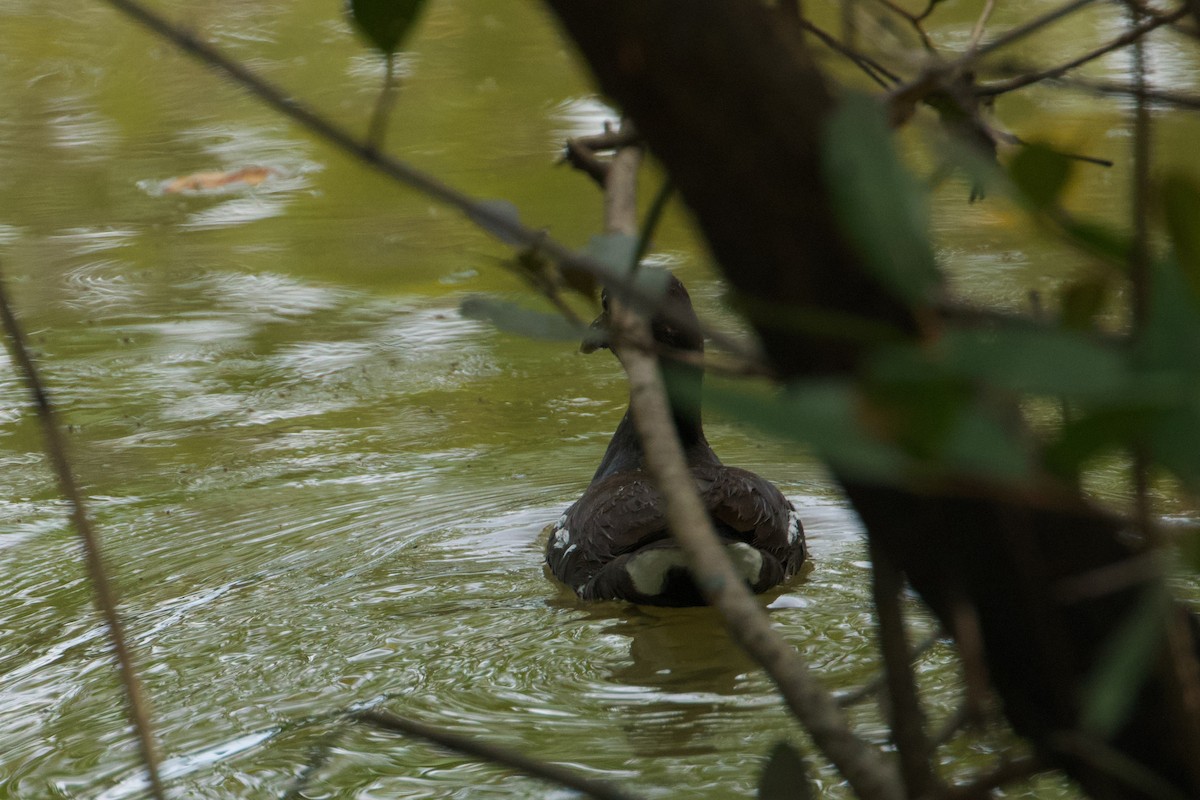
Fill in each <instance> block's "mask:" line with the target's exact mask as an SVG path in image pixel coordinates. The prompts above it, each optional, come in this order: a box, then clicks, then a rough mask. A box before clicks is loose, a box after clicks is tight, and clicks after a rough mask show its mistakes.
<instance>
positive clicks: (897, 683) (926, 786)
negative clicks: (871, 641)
mask: <svg viewBox="0 0 1200 800" xmlns="http://www.w3.org/2000/svg"><path fill="white" fill-rule="evenodd" d="M871 565H872V580H871V590H872V594H873V595H874V599H875V614H876V619H877V624H878V627H879V649H880V652H882V653H883V664H884V672H885V674H886V675H887V685H888V696H889V698H890V700H891V702H890V703H889V704H888V706H889V707H888V712H889V717H890V722H891V726H892V742H893V743H894V744H895V745H896V750H897V752H898V753H899V755H900V774H901V776H902V777H903V779H904V788H905V790H906V791H907V793H908V796H909V797H911V798H918V797H925V796H926V795H928V794H929V793H930V792H931V791H932V790H933V788H934V787H935V786H936V785H937V782H936V779H935V778H934V775H933V770H932V768H931V766H930V763H929V759H930V755H931V754H932V753H933V748H932V747H931V746H930V744H929V739H928V738H926V736H925V713H924V711H923V710H922V709H921V702H920V699H919V698H918V697H917V686H916V681H915V680H914V679H913V673H912V664H911V660H910V656H909V648H908V641H907V637H906V636H905V632H904V615H903V614H902V613H901V610H900V591H901V589H902V588H903V586H904V578H903V576H902V575H901V574H900V572H899V571H898V570H897V569H896V568H895V566H893V565H892V562H891V560H890V559H888V557H887V554H886V553H884V552H883V549H882V548H880V547H879V546H878V544H877V543H875V542H874V541H872V542H871Z"/></svg>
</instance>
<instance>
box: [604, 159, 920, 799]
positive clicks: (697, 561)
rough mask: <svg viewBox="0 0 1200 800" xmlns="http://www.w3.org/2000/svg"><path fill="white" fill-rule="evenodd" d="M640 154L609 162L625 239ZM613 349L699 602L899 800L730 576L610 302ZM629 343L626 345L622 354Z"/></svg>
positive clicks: (631, 339)
mask: <svg viewBox="0 0 1200 800" xmlns="http://www.w3.org/2000/svg"><path fill="white" fill-rule="evenodd" d="M639 158H640V154H639V152H638V151H637V150H635V149H633V148H630V149H627V150H623V151H621V152H619V153H618V154H617V155H616V156H615V157H614V159H613V162H612V164H611V166H610V169H609V173H608V180H607V182H606V184H605V192H606V194H621V195H624V197H623V198H608V199H606V203H605V208H606V217H605V228H606V230H608V231H610V232H617V233H625V234H628V235H633V234H634V233H636V231H637V223H636V204H635V203H634V202H633V201H632V199H633V198H634V197H636V180H637V165H638V160H639ZM609 313H610V323H611V326H612V329H613V330H614V332H615V334H616V335H615V336H614V341H615V342H619V344H615V345H614V348H615V349H616V352H617V354H618V356H619V357H620V359H621V364H622V365H623V366H624V368H625V371H626V373H627V374H628V376H629V393H630V397H629V404H630V408H631V409H632V411H633V421H634V424H635V426H636V428H637V432H638V436H639V437H640V438H641V440H642V449H643V452H644V453H645V464H646V468H647V471H648V472H649V473H650V476H651V477H652V479H653V480H654V483H655V486H657V487H658V490H659V491H660V492H661V493H662V496H663V499H664V501H665V504H666V516H667V522H668V525H669V527H670V530H671V535H672V536H673V537H674V539H675V541H676V542H677V544H678V545H679V547H680V549H681V550H682V551H683V552H684V554H685V556H686V558H687V560H688V568H689V569H690V570H691V573H692V576H693V579H694V580H695V582H696V585H697V586H698V587H699V589H700V591H701V592H702V593H703V595H704V597H705V600H706V601H707V602H708V603H709V604H710V605H712V606H713V607H714V608H716V609H717V611H718V612H719V613H720V615H721V618H722V620H723V622H724V623H725V626H726V628H727V630H728V631H729V633H730V635H731V636H732V637H733V639H734V641H736V642H737V643H738V644H739V645H740V646H741V647H742V648H743V649H744V650H745V651H746V652H747V653H749V654H750V656H751V657H752V658H754V659H755V660H756V661H757V662H758V663H759V664H760V665H761V666H762V667H763V669H764V670H765V671H766V672H767V674H768V675H769V676H770V677H771V678H772V680H774V682H775V684H776V686H777V687H778V689H779V691H780V694H781V695H782V696H783V698H784V700H785V701H786V702H787V704H788V706H789V707H790V708H791V709H792V711H793V713H795V715H796V717H797V719H799V720H800V721H801V723H802V724H803V725H804V726H805V728H806V729H807V730H808V732H809V734H810V735H811V736H812V737H813V740H814V741H815V742H816V744H817V746H818V747H819V748H820V749H821V751H822V752H823V753H824V754H825V756H826V757H827V758H829V760H830V761H831V762H832V763H833V764H834V765H835V766H836V767H837V768H838V770H839V771H840V772H841V773H842V775H844V776H845V778H846V780H847V781H848V782H849V783H850V785H851V786H852V787H853V788H854V790H855V791H856V792H857V793H858V795H859V797H860V798H862V799H863V800H902V790H901V789H900V784H899V782H898V780H897V776H896V775H895V772H894V770H893V769H892V768H891V766H890V765H888V764H887V763H886V762H885V761H883V759H882V758H881V757H880V754H879V753H878V751H876V750H874V749H872V748H871V747H870V746H869V745H867V744H866V743H864V742H863V741H861V740H860V739H859V738H858V737H857V736H855V735H854V733H853V731H852V730H851V729H850V726H849V724H848V723H847V721H846V719H845V717H844V716H843V715H842V712H841V710H840V709H838V707H837V704H836V703H835V702H834V700H833V698H832V696H831V695H830V694H829V692H828V691H827V690H826V689H825V688H824V687H823V686H821V685H820V683H819V682H818V681H817V680H816V678H815V677H814V676H813V675H812V673H811V672H810V671H809V669H808V665H807V664H806V663H805V662H804V659H803V658H802V657H801V656H800V654H799V653H798V652H797V651H796V650H795V648H793V647H792V646H791V645H789V644H788V643H787V642H786V641H785V640H784V639H783V637H782V636H780V635H779V633H778V632H777V631H776V630H775V629H774V628H773V627H771V623H770V621H769V620H768V618H767V616H766V614H765V612H764V611H763V609H762V606H761V605H760V604H759V603H758V601H757V600H756V599H755V597H754V595H753V594H751V593H750V590H749V589H748V588H747V587H746V585H745V583H744V582H743V581H742V578H741V576H739V575H738V573H737V572H736V570H735V569H734V567H733V565H732V564H731V563H730V561H729V557H728V555H727V554H726V552H725V548H724V547H723V546H722V545H721V543H720V540H719V539H718V538H717V535H716V533H715V532H714V531H713V527H712V522H711V521H710V520H709V517H708V512H707V511H706V510H705V508H704V505H703V504H702V503H701V502H700V498H699V496H698V495H697V493H696V486H695V483H694V481H693V480H692V477H691V474H690V472H689V471H688V466H687V462H686V460H685V459H684V455H683V450H682V448H681V446H680V444H679V437H678V435H677V433H676V431H675V424H674V422H673V421H672V416H671V410H670V407H669V404H668V401H667V394H666V387H665V386H664V384H663V379H662V373H661V372H660V371H659V367H658V361H657V359H656V358H655V357H654V356H653V355H650V354H649V352H648V351H649V347H650V345H649V343H650V341H651V336H650V328H649V324H648V323H647V322H646V321H645V319H642V318H639V317H637V316H636V315H634V313H633V312H632V310H631V309H630V308H629V307H628V306H626V305H625V304H624V303H621V302H620V300H619V298H617V297H612V298H610V305H609ZM631 345H632V346H631Z"/></svg>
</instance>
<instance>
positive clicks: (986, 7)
mask: <svg viewBox="0 0 1200 800" xmlns="http://www.w3.org/2000/svg"><path fill="white" fill-rule="evenodd" d="M995 10H996V0H986V2H985V3H984V4H983V11H981V12H979V19H977V20H975V27H974V28H972V29H971V41H970V43H969V44H968V45H967V52H969V53H970V52H974V51H975V49H976V48H977V47H979V40H980V39H982V38H983V31H984V28H986V27H987V23H988V20H989V19H991V18H992V12H993V11H995Z"/></svg>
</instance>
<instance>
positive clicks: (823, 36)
mask: <svg viewBox="0 0 1200 800" xmlns="http://www.w3.org/2000/svg"><path fill="white" fill-rule="evenodd" d="M800 27H801V28H802V29H804V30H806V31H808V32H809V33H811V34H813V35H814V36H816V37H817V38H818V39H820V40H821V42H822V43H823V44H824V45H825V46H826V47H828V48H829V49H830V50H833V51H834V52H836V53H839V54H841V55H843V56H845V57H846V58H848V59H849V60H850V61H851V62H853V63H854V65H855V66H856V67H858V68H859V69H860V70H862V71H863V73H864V74H866V76H867V77H868V78H870V79H871V80H873V81H875V83H877V84H879V86H880V87H881V88H883V89H890V88H891V84H889V83H888V81H891V82H892V83H900V77H899V76H898V75H896V73H894V72H892V71H891V70H889V69H888V68H887V67H885V66H883V65H882V64H880V63H879V62H878V61H875V60H874V59H873V58H871V57H870V56H868V55H866V54H865V53H860V52H858V51H857V50H855V49H854V48H852V47H850V46H849V45H847V44H843V43H842V42H840V41H838V39H837V38H836V37H835V36H833V35H832V34H829V33H826V32H825V31H823V30H822V29H820V28H818V27H817V26H816V25H814V24H812V23H811V22H809V21H808V20H800ZM880 76H883V77H880ZM884 78H886V79H887V80H884Z"/></svg>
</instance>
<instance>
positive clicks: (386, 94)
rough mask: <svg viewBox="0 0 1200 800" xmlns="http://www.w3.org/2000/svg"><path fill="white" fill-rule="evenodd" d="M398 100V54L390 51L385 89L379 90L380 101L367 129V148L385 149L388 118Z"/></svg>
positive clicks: (385, 71) (384, 74)
mask: <svg viewBox="0 0 1200 800" xmlns="http://www.w3.org/2000/svg"><path fill="white" fill-rule="evenodd" d="M395 100H396V53H395V52H394V51H389V52H388V53H387V55H386V56H385V57H384V73H383V87H382V88H381V89H380V90H379V99H378V100H377V101H376V103H375V111H374V112H372V114H371V122H370V124H369V125H368V127H367V146H368V147H371V148H372V149H374V150H382V149H383V139H384V137H385V136H387V124H388V117H389V116H390V115H391V111H392V105H393V103H394V102H395Z"/></svg>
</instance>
